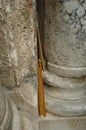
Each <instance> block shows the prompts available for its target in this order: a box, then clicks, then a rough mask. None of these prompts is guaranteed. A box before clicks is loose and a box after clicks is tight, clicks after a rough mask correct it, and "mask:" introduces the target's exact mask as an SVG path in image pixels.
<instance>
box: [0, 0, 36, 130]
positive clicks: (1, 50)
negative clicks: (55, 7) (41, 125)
mask: <svg viewBox="0 0 86 130" xmlns="http://www.w3.org/2000/svg"><path fill="white" fill-rule="evenodd" d="M36 24H37V23H36V1H35V0H28V1H27V0H0V130H8V129H9V130H27V129H29V130H33V129H36V130H37V123H36V122H37V115H38V112H37V110H38V108H37V106H38V105H37V52H36V48H37V44H36Z"/></svg>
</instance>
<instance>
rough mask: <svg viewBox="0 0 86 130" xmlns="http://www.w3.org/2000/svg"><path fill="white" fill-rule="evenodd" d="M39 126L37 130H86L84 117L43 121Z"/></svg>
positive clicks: (85, 118)
mask: <svg viewBox="0 0 86 130" xmlns="http://www.w3.org/2000/svg"><path fill="white" fill-rule="evenodd" d="M39 125H40V129H39V130H86V117H76V118H73V117H72V118H65V117H62V118H61V117H58V118H57V119H55V120H50V119H48V120H46V119H45V120H43V121H40V123H39Z"/></svg>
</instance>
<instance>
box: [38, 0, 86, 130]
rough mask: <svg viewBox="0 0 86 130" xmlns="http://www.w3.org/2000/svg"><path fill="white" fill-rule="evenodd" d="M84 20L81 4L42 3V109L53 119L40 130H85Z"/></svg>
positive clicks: (67, 0)
mask: <svg viewBox="0 0 86 130" xmlns="http://www.w3.org/2000/svg"><path fill="white" fill-rule="evenodd" d="M85 18H86V1H84V0H82V1H80V0H47V1H45V20H44V21H45V22H44V54H45V61H46V70H45V72H44V73H43V76H44V80H45V96H46V109H47V112H48V113H49V114H52V115H53V116H54V117H53V118H52V119H50V117H49V118H48V119H46V120H47V121H45V120H44V121H43V122H42V121H41V122H40V127H41V130H42V129H43V130H47V129H49V130H53V129H55V130H62V129H64V130H85V129H86V125H85V124H86V19H85ZM44 124H45V125H46V127H43V125H44ZM42 127H43V128H42Z"/></svg>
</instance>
